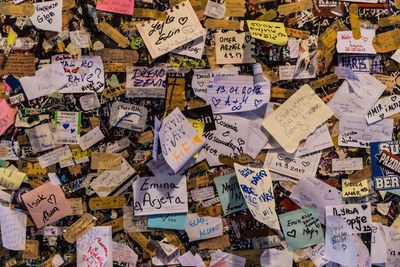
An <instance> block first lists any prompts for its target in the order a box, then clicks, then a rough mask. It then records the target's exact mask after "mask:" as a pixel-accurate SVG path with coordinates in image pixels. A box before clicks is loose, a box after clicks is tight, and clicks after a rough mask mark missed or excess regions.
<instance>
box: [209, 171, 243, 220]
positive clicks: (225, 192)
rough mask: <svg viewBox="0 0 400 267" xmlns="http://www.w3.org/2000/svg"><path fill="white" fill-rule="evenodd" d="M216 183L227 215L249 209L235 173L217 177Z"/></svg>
mask: <svg viewBox="0 0 400 267" xmlns="http://www.w3.org/2000/svg"><path fill="white" fill-rule="evenodd" d="M214 183H215V186H216V187H217V191H218V196H219V199H220V200H221V205H222V208H223V210H224V214H225V215H228V214H232V213H235V212H238V211H241V210H244V209H247V205H246V201H245V200H244V198H243V195H242V192H241V191H240V187H239V183H238V180H237V178H236V175H235V173H230V174H226V175H224V176H218V177H215V178H214Z"/></svg>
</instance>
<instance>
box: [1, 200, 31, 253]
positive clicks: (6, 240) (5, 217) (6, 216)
mask: <svg viewBox="0 0 400 267" xmlns="http://www.w3.org/2000/svg"><path fill="white" fill-rule="evenodd" d="M0 212H1V216H0V225H1V241H2V246H3V247H5V248H6V249H9V250H25V241H26V222H27V216H26V214H24V213H22V212H16V211H13V210H11V209H9V208H7V207H3V206H0Z"/></svg>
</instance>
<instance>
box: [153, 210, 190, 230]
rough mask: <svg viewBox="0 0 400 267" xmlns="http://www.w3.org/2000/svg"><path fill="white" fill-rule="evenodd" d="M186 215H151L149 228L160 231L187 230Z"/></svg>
mask: <svg viewBox="0 0 400 267" xmlns="http://www.w3.org/2000/svg"><path fill="white" fill-rule="evenodd" d="M185 224H186V213H175V214H163V215H149V216H148V217H147V227H149V228H160V229H173V230H185Z"/></svg>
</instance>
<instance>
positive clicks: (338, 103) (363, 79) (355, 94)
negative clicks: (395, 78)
mask: <svg viewBox="0 0 400 267" xmlns="http://www.w3.org/2000/svg"><path fill="white" fill-rule="evenodd" d="M355 75H356V76H357V80H354V81H350V80H346V81H344V82H343V83H342V84H341V85H340V87H339V89H338V90H337V91H336V93H335V95H334V96H333V97H332V99H331V100H330V101H329V103H328V106H329V108H330V109H331V110H332V111H333V112H334V113H335V116H336V117H337V118H340V119H341V117H342V116H343V115H345V114H349V115H353V116H354V114H358V116H364V115H366V114H367V112H368V111H369V110H370V109H371V107H372V106H373V105H374V104H375V103H376V101H377V100H378V98H379V97H380V96H381V95H382V93H383V91H385V88H386V86H385V85H384V84H383V83H381V82H380V81H378V80H377V79H376V78H374V77H373V76H372V75H370V74H369V73H355Z"/></svg>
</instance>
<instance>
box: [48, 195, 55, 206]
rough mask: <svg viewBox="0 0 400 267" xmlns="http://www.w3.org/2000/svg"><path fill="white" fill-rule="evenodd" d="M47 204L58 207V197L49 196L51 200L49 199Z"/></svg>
mask: <svg viewBox="0 0 400 267" xmlns="http://www.w3.org/2000/svg"><path fill="white" fill-rule="evenodd" d="M47 202H49V203H50V204H53V205H56V204H57V200H56V196H55V195H54V194H51V195H50V196H49V198H48V199H47Z"/></svg>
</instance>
